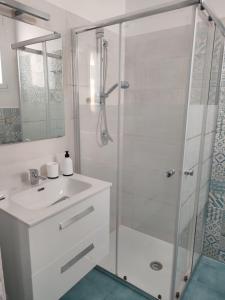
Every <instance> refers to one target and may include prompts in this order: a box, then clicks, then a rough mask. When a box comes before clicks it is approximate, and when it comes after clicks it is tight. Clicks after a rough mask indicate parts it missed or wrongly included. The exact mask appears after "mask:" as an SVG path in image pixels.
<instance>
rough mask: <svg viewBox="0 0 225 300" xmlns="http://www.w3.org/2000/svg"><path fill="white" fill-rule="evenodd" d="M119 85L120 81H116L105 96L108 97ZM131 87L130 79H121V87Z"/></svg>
mask: <svg viewBox="0 0 225 300" xmlns="http://www.w3.org/2000/svg"><path fill="white" fill-rule="evenodd" d="M118 86H119V84H118V83H115V84H114V85H113V86H111V88H110V89H109V90H108V91H107V92H106V93H105V95H104V96H105V97H108V96H109V95H110V94H111V93H112V92H113V91H114V90H115V89H116V88H117V87H118ZM129 87H130V84H129V82H128V81H121V82H120V88H121V89H128V88H129Z"/></svg>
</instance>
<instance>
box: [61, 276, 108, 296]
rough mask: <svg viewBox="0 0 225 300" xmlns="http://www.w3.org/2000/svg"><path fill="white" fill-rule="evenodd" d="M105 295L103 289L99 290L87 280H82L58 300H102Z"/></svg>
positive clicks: (105, 292)
mask: <svg viewBox="0 0 225 300" xmlns="http://www.w3.org/2000/svg"><path fill="white" fill-rule="evenodd" d="M107 294H108V293H107V291H106V290H105V289H104V287H103V288H102V289H99V288H97V287H96V286H95V285H94V284H92V283H91V282H90V281H89V280H87V279H86V278H83V279H82V280H81V281H79V282H78V283H77V284H76V285H75V286H74V287H73V288H72V289H71V290H70V291H69V292H68V293H67V294H66V295H64V296H63V297H62V298H61V299H60V300H90V299H91V300H104V298H105V297H106V296H107Z"/></svg>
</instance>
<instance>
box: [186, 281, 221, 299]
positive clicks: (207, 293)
mask: <svg viewBox="0 0 225 300" xmlns="http://www.w3.org/2000/svg"><path fill="white" fill-rule="evenodd" d="M224 299H225V295H224V294H221V293H218V292H217V291H215V290H212V289H210V288H208V287H207V286H206V285H205V284H202V283H200V282H197V281H193V282H192V283H190V285H189V287H188V289H187V291H186V293H185V294H184V297H183V299H182V300H224Z"/></svg>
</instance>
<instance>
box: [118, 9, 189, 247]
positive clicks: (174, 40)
mask: <svg viewBox="0 0 225 300" xmlns="http://www.w3.org/2000/svg"><path fill="white" fill-rule="evenodd" d="M187 13H188V15H190V18H189V20H188V22H189V25H187V24H186V26H180V22H179V14H180V12H174V13H173V15H170V19H171V20H176V18H177V17H178V24H177V27H175V24H174V21H173V25H174V26H173V27H172V28H170V29H167V30H166V29H162V30H160V31H158V30H157V31H154V32H152V30H151V29H152V27H153V28H154V29H155V28H156V24H154V21H155V22H156V23H158V20H157V19H154V20H152V18H145V19H141V20H135V21H133V22H128V23H126V24H125V28H126V34H127V35H126V46H125V47H126V48H125V76H124V78H125V80H128V81H129V83H130V88H129V89H128V90H126V91H125V94H124V136H123V165H122V185H121V188H122V197H121V201H122V224H123V225H126V226H128V227H131V228H133V229H135V230H138V231H141V232H143V233H145V234H148V235H151V236H153V237H156V238H158V239H161V240H164V241H168V242H171V243H172V242H174V232H175V219H176V211H177V203H178V191H179V182H178V181H179V170H180V169H181V156H182V143H183V139H184V136H183V133H184V121H185V119H184V117H185V115H184V113H185V101H186V99H187V88H188V81H189V71H190V59H191V50H192V37H193V31H192V30H193V28H192V26H191V22H192V20H193V15H192V13H193V11H192V10H191V9H190V10H189V9H187ZM181 14H182V13H181ZM166 15H167V14H166ZM148 28H149V32H147V29H148ZM170 169H175V170H176V175H175V176H174V177H172V178H167V177H166V171H168V170H170Z"/></svg>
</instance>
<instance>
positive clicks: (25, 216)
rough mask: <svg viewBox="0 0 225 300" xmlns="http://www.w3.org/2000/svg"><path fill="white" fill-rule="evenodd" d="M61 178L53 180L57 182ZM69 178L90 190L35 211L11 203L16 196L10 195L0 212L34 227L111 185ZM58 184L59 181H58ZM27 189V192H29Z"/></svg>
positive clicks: (89, 179)
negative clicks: (85, 184) (86, 184)
mask: <svg viewBox="0 0 225 300" xmlns="http://www.w3.org/2000/svg"><path fill="white" fill-rule="evenodd" d="M60 178H61V176H60V177H59V178H58V179H54V181H57V180H59V179H60ZM70 178H74V179H76V180H79V181H83V182H85V183H88V184H90V185H91V187H90V188H88V189H86V190H84V191H82V192H80V193H78V194H76V195H74V196H72V197H71V198H70V199H68V200H66V201H62V202H60V203H58V204H57V205H53V206H49V207H47V208H41V209H36V210H31V209H27V208H24V207H23V206H21V205H19V204H17V203H16V202H14V201H12V198H13V197H16V194H11V195H8V196H7V197H6V199H5V200H2V201H1V202H0V210H2V211H4V212H6V213H7V214H9V215H11V216H12V217H15V218H16V219H18V220H20V221H21V222H23V223H25V224H26V225H27V226H34V225H36V224H38V223H40V222H42V221H43V220H45V219H47V218H49V217H52V216H54V215H56V214H57V213H59V212H62V211H63V210H65V209H68V208H70V207H72V206H73V205H75V204H77V203H79V202H81V201H83V200H85V199H87V198H89V197H91V196H93V195H95V194H97V193H99V192H101V191H103V190H105V189H107V188H110V187H111V185H112V184H111V183H109V182H105V181H101V180H98V179H94V178H91V177H87V176H83V175H79V174H74V175H73V176H71V177H70ZM52 180H53V179H47V180H46V181H44V182H42V183H40V184H39V185H36V186H34V187H30V188H29V189H37V188H38V189H39V188H41V187H45V186H47V185H48V182H51V181H52ZM59 182H60V180H59ZM29 189H27V190H29Z"/></svg>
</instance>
